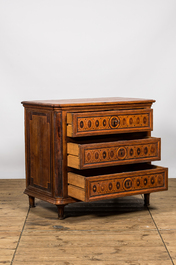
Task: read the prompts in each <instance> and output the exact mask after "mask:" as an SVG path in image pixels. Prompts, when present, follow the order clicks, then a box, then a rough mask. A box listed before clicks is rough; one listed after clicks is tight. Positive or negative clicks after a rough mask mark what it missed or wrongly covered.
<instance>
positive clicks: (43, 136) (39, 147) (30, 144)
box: [26, 110, 52, 193]
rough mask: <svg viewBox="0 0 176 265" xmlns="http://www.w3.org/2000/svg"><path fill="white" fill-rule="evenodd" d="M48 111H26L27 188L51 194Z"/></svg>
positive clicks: (50, 136)
mask: <svg viewBox="0 0 176 265" xmlns="http://www.w3.org/2000/svg"><path fill="white" fill-rule="evenodd" d="M51 117H52V115H51V112H50V111H35V110H26V135H27V141H26V152H27V165H26V166H27V168H26V170H27V186H30V187H34V188H38V189H40V190H42V191H45V192H47V193H51V192H52V172H51V171H52V167H51V164H52V161H51V158H52V157H51V149H52V146H51V144H52V131H51V130H52V122H51Z"/></svg>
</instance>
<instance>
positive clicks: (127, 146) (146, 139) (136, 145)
mask: <svg viewBox="0 0 176 265" xmlns="http://www.w3.org/2000/svg"><path fill="white" fill-rule="evenodd" d="M152 103H154V100H144V99H129V98H102V99H101V98H100V99H77V100H50V101H49V100H48V101H47V100H45V101H24V102H22V104H23V105H24V107H25V155H26V189H25V193H26V194H27V195H28V196H29V203H30V206H31V207H33V206H35V201H34V199H35V197H36V198H39V199H42V200H45V201H48V202H50V203H53V204H55V205H57V207H58V216H59V218H60V219H62V218H63V216H64V206H65V205H66V204H68V203H73V202H76V201H86V202H87V201H95V200H101V199H109V198H117V197H122V196H129V195H134V194H144V203H145V205H149V195H150V193H151V192H155V191H163V190H167V189H168V169H167V168H164V167H158V166H155V165H152V164H151V161H154V160H160V157H161V140H160V138H155V137H151V131H152V130H153V110H152V109H151V105H152Z"/></svg>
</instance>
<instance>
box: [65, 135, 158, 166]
mask: <svg viewBox="0 0 176 265" xmlns="http://www.w3.org/2000/svg"><path fill="white" fill-rule="evenodd" d="M67 150H68V156H67V165H68V166H69V167H73V168H77V169H86V168H96V167H103V166H113V165H120V164H127V163H128V164H129V163H139V162H149V161H154V160H160V153H161V141H160V138H147V139H142V140H129V141H116V142H110V143H109V142H108V143H101V144H95V143H93V144H80V145H79V144H75V143H68V144H67Z"/></svg>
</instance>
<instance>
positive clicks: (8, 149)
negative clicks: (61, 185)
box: [0, 0, 176, 178]
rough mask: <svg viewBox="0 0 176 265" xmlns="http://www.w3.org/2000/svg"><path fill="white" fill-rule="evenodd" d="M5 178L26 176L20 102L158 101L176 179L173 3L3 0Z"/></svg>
mask: <svg viewBox="0 0 176 265" xmlns="http://www.w3.org/2000/svg"><path fill="white" fill-rule="evenodd" d="M0 89H1V94H0V95H1V101H0V102H1V104H0V108H1V109H0V120H1V129H0V178H24V177H25V173H24V172H25V171H24V128H23V125H24V122H23V119H24V116H23V107H22V105H21V104H20V102H21V101H22V100H34V99H62V98H85V97H86V98H87V97H88V98H91V97H113V96H114V97H117V96H122V97H138V98H149V99H155V100H156V101H157V102H156V103H155V104H154V105H153V108H154V131H153V133H152V135H153V136H157V137H161V139H162V160H161V162H155V164H158V165H163V166H168V167H169V177H170V178H172V177H176V163H175V161H176V139H175V138H176V122H175V119H176V118H175V113H176V104H175V102H176V1H175V0H165V1H163V0H154V1H153V0H148V1H144V0H133V1H131V0H120V1H118V0H89V1H88V0H74V1H73V0H68V1H67V0H62V1H60V0H47V1H46V0H35V1H34V0H30V1H25V0H11V1H10V0H0Z"/></svg>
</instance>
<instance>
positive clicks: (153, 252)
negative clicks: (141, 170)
mask: <svg viewBox="0 0 176 265" xmlns="http://www.w3.org/2000/svg"><path fill="white" fill-rule="evenodd" d="M24 187H25V181H24V180H0V201H1V203H0V264H13V265H22V264H25V265H29V264H34V265H37V264H46V265H48V264H51V265H56V264H57V265H78V264H79V265H85V264H86V265H87V264H91V265H92V264H93V265H94V264H95V265H105V264H106V265H117V264H119V265H124V264H131V265H139V264H141V265H148V264H152V265H153V264H156V265H170V264H176V179H169V191H165V192H158V193H153V194H152V195H151V205H150V207H149V208H144V206H143V198H142V196H141V195H138V196H133V197H124V198H120V199H114V200H107V201H101V202H95V203H75V204H70V205H68V206H66V207H65V212H66V219H65V220H62V221H60V220H58V219H57V209H56V206H53V205H51V204H49V203H46V202H42V201H40V200H36V204H37V207H35V208H31V209H29V208H28V198H27V196H26V195H24V194H23V190H24Z"/></svg>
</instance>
